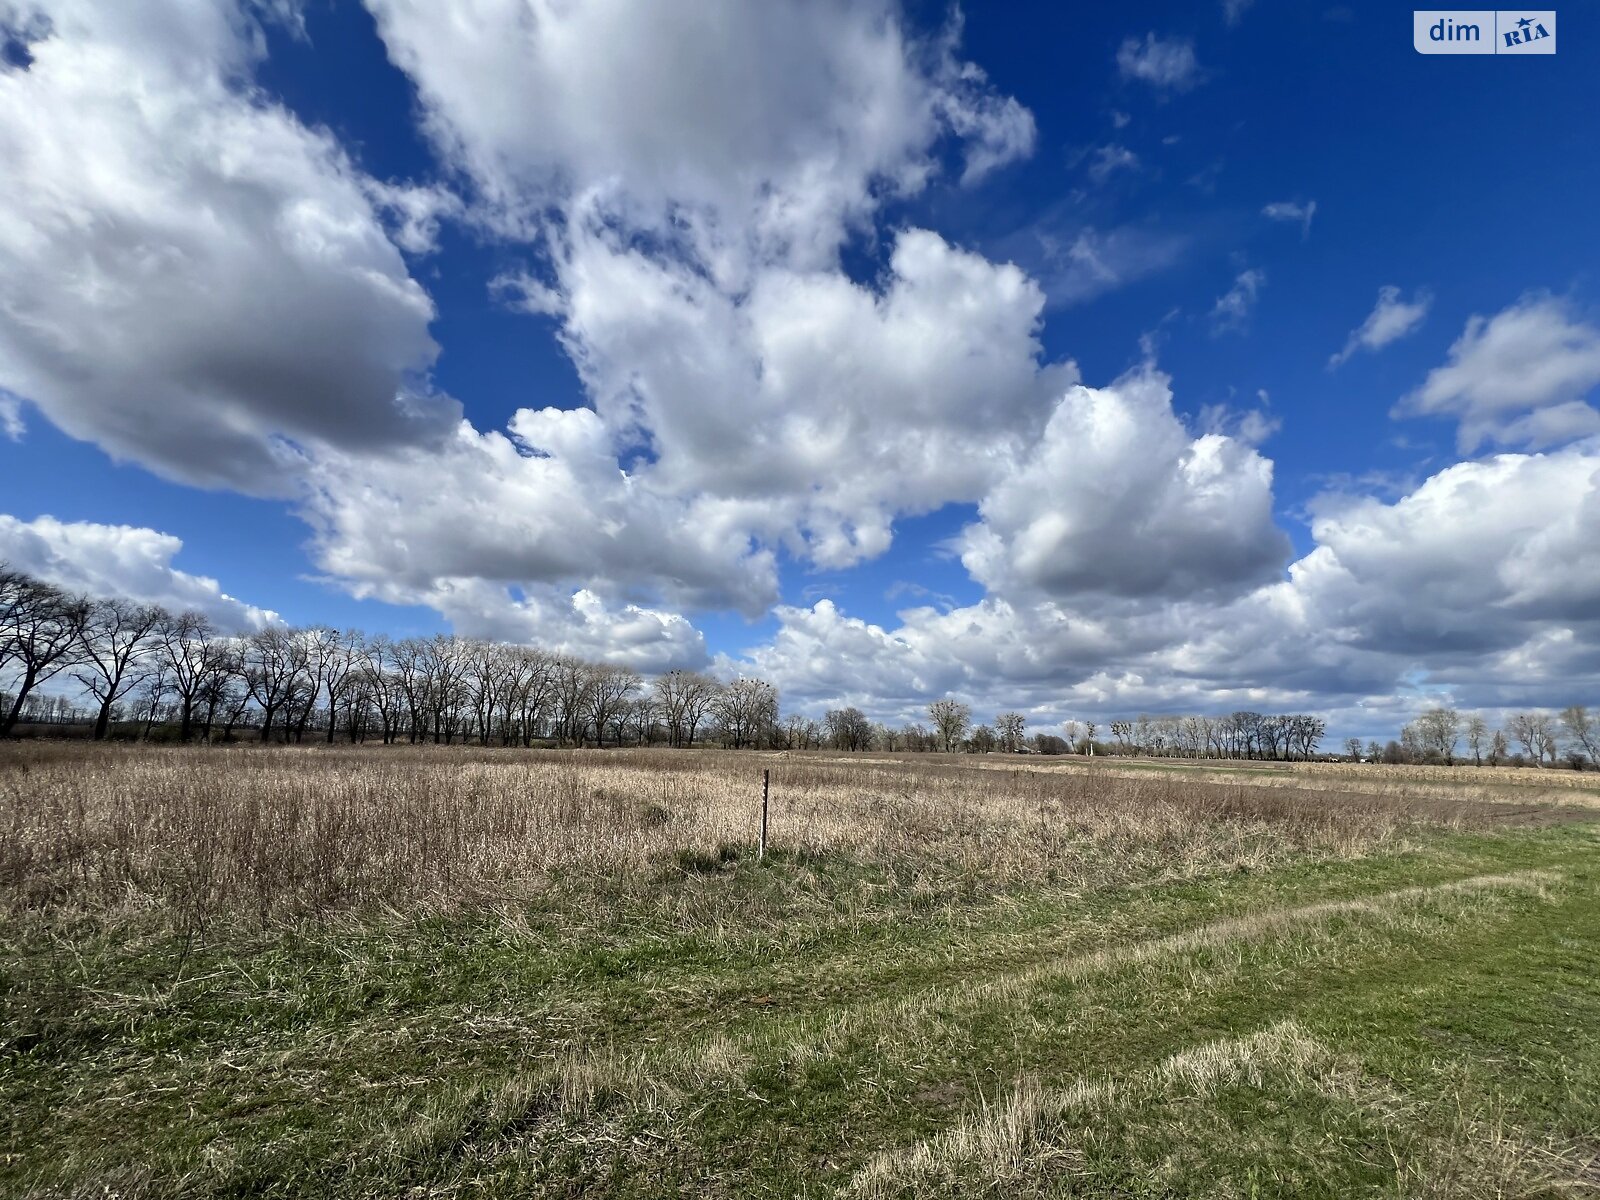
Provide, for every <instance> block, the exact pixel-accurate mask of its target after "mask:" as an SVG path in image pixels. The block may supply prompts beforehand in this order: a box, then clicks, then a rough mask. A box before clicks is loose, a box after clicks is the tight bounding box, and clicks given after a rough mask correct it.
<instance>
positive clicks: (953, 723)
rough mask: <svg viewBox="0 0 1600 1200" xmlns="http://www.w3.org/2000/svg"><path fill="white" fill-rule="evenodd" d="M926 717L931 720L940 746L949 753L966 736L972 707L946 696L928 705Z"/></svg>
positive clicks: (970, 722)
mask: <svg viewBox="0 0 1600 1200" xmlns="http://www.w3.org/2000/svg"><path fill="white" fill-rule="evenodd" d="M928 719H929V720H930V721H932V722H933V729H934V732H935V733H936V734H937V735H938V737H939V745H940V747H941V748H942V749H943V750H944V752H945V753H946V754H949V753H950V752H951V751H953V750H954V749H955V748H956V747H957V746H959V745H960V744H961V739H962V738H963V737H965V736H966V733H967V729H968V727H969V726H970V725H971V724H972V709H971V708H969V707H968V706H967V705H965V704H963V703H961V701H959V700H954V699H951V698H949V697H946V698H945V699H943V700H935V701H934V702H933V703H932V704H930V705H928Z"/></svg>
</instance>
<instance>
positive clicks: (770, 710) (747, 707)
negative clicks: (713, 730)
mask: <svg viewBox="0 0 1600 1200" xmlns="http://www.w3.org/2000/svg"><path fill="white" fill-rule="evenodd" d="M713 712H714V713H715V715H716V718H717V720H718V722H719V723H720V724H721V725H722V732H723V736H724V737H725V738H727V739H729V740H731V741H732V742H733V748H734V749H735V750H738V749H741V748H743V747H745V746H758V745H760V744H761V738H762V735H763V734H765V733H766V732H767V731H768V730H769V729H771V728H772V727H773V726H774V725H776V724H777V723H778V689H777V688H775V687H773V686H772V685H771V684H770V683H767V682H765V681H764V680H760V679H746V678H739V679H735V680H734V681H733V682H732V683H730V684H728V685H727V687H725V688H723V689H722V691H721V692H720V693H719V694H718V696H717V700H716V705H715V707H714V709H713Z"/></svg>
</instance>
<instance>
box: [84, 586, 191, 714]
mask: <svg viewBox="0 0 1600 1200" xmlns="http://www.w3.org/2000/svg"><path fill="white" fill-rule="evenodd" d="M167 621H168V616H167V612H166V610H165V609H163V608H158V607H156V606H153V605H148V604H133V603H130V602H129V601H127V600H93V601H91V602H90V603H89V608H88V616H87V619H86V620H85V621H84V626H83V633H82V646H81V650H80V652H79V654H78V656H77V666H75V667H74V668H73V670H72V677H73V678H74V679H76V680H77V681H78V682H79V683H80V684H81V685H82V686H83V688H84V690H85V691H87V692H88V693H89V694H90V695H91V696H93V697H94V698H95V700H96V701H98V702H99V708H98V710H97V711H96V712H95V718H94V739H95V740H96V741H101V740H103V739H104V738H105V736H106V733H107V732H108V731H109V730H110V728H111V709H112V706H113V705H115V704H116V703H117V701H119V700H121V699H122V697H123V696H124V695H126V694H127V693H128V692H129V691H131V690H132V689H133V688H134V687H135V686H137V685H138V683H139V682H140V681H141V680H142V679H143V678H144V676H145V674H146V671H145V668H146V667H147V666H149V665H151V663H152V662H153V661H154V659H155V655H156V653H157V651H159V650H160V649H161V643H162V633H163V630H164V628H165V626H166V624H167Z"/></svg>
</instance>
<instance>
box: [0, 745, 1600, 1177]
mask: <svg viewBox="0 0 1600 1200" xmlns="http://www.w3.org/2000/svg"><path fill="white" fill-rule="evenodd" d="M763 770H770V771H771V773H772V794H771V848H770V850H769V853H768V854H767V856H766V858H765V859H762V860H758V859H757V858H756V856H755V833H756V820H757V813H758V810H759V804H760V794H761V773H762V771H763ZM1464 772H1465V773H1464ZM1508 777H1510V778H1508ZM1569 781H1577V782H1569ZM1586 785H1587V779H1585V777H1583V776H1578V775H1575V774H1572V773H1570V772H1535V771H1532V770H1524V771H1516V772H1512V771H1483V772H1478V771H1475V770H1473V769H1470V768H1468V769H1456V770H1454V771H1450V770H1438V771H1433V772H1430V771H1428V770H1426V769H1414V770H1411V771H1406V772H1398V771H1394V770H1388V769H1385V768H1381V767H1366V766H1350V767H1346V768H1342V769H1341V768H1339V767H1338V766H1336V765H1322V764H1312V765H1298V764H1297V765H1296V766H1295V767H1293V768H1290V767H1287V766H1286V765H1285V764H1276V765H1269V766H1261V767H1247V766H1240V767H1236V768H1230V767H1227V766H1219V765H1215V764H1210V765H1188V764H1173V763H1166V762H1163V763H1150V762H1132V763H1128V762H1110V761H1105V762H1094V763H1090V762H1085V761H1083V760H1050V759H1038V758H1028V759H1021V758H1018V759H1015V760H1012V759H1006V758H1000V757H997V756H989V757H980V758H963V757H945V756H906V757H896V756H883V755H860V756H850V755H841V754H809V755H792V756H774V755H763V754H745V753H732V752H711V751H706V752H679V751H672V752H668V751H628V752H604V753H601V752H537V751H535V752H528V751H521V750H495V749H489V750H480V749H475V748H460V747H457V748H439V747H390V748H384V747H330V748H324V747H315V748H312V747H308V748H303V749H302V748H283V747H230V748H221V747H218V748H198V747H197V748H161V747H145V746H83V745H69V744H51V743H38V744H26V745H24V744H13V745H3V746H0V808H3V812H0V920H3V927H0V956H3V967H0V970H3V977H0V983H3V988H4V997H5V1009H4V1021H3V1028H0V1102H3V1114H4V1115H3V1116H0V1194H5V1195H8V1196H10V1195H16V1196H33V1197H41V1198H42V1197H78V1196H82V1197H88V1196H108V1195H109V1196H125V1197H158V1196H160V1197H165V1196H197V1197H198V1196H224V1195H227V1196H243V1195H252V1196H253V1195H267V1196H306V1197H313V1196H314V1197H324V1196H402V1195H403V1196H456V1195H462V1196H466V1195H471V1196H528V1195H549V1196H572V1195H580V1194H581V1195H629V1196H645V1195H659V1196H673V1195H686V1194H687V1195H703V1196H735V1195H770V1196H795V1195H815V1196H823V1195H859V1196H897V1195H906V1196H912V1195H974V1196H976V1195H992V1194H995V1193H997V1192H1007V1193H1012V1194H1016V1195H1023V1196H1118V1197H1125V1196H1188V1195H1208V1196H1230V1197H1231V1196H1239V1197H1247V1196H1276V1195H1322V1196H1348V1195H1371V1196H1493V1195H1504V1196H1566V1195H1578V1194H1586V1193H1596V1192H1597V1191H1600V1166H1597V1165H1596V1163H1595V1159H1596V1156H1597V1155H1600V871H1597V869H1596V867H1597V857H1596V856H1597V852H1600V824H1596V822H1597V821H1600V811H1596V810H1597V806H1600V796H1597V795H1596V793H1595V791H1594V790H1593V789H1591V788H1589V787H1588V786H1586Z"/></svg>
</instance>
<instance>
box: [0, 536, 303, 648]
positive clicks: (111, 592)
mask: <svg viewBox="0 0 1600 1200" xmlns="http://www.w3.org/2000/svg"><path fill="white" fill-rule="evenodd" d="M182 549H183V542H182V541H181V540H179V539H178V538H175V537H173V536H172V535H171V534H166V533H158V532H157V531H156V530H154V529H142V528H138V527H136V526H132V525H97V524H95V523H93V522H90V521H58V520H56V519H55V518H54V517H48V516H45V517H37V518H35V519H34V520H32V521H21V520H18V519H17V518H16V517H13V516H8V515H6V514H4V513H0V561H4V562H8V563H10V564H11V566H12V567H14V568H16V569H18V570H21V571H26V572H27V573H28V574H30V575H33V576H35V577H36V578H39V579H44V580H47V581H49V582H51V583H54V584H56V585H57V586H58V587H62V588H65V589H66V590H67V591H69V592H82V593H85V594H87V595H91V596H124V597H127V598H128V599H130V600H134V601H137V602H138V603H140V604H159V605H162V606H163V607H165V608H167V609H169V610H170V611H172V612H174V613H179V612H186V611H189V610H191V609H192V610H194V611H196V612H201V613H204V614H205V615H206V616H208V617H210V618H211V619H212V620H213V621H214V622H216V624H217V625H218V626H219V627H220V628H221V629H223V630H226V631H228V632H232V633H244V632H248V631H250V630H252V629H259V628H260V627H261V626H262V625H265V624H267V623H269V622H272V621H276V620H277V619H278V614H277V613H274V612H272V611H270V610H269V609H263V608H257V607H256V606H255V605H253V604H246V603H244V602H242V601H240V600H235V599H234V598H233V597H232V596H230V595H228V594H227V593H226V592H224V591H223V590H222V587H221V585H220V584H218V583H217V581H216V580H215V579H212V578H209V577H208V576H205V575H191V574H190V573H189V572H187V571H180V570H179V569H178V568H176V567H174V566H173V565H172V560H173V559H174V558H176V557H177V555H178V552H179V551H181V550H182Z"/></svg>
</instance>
